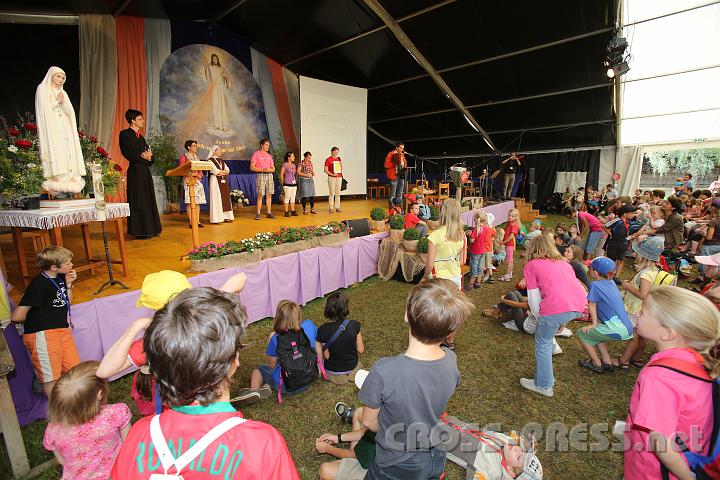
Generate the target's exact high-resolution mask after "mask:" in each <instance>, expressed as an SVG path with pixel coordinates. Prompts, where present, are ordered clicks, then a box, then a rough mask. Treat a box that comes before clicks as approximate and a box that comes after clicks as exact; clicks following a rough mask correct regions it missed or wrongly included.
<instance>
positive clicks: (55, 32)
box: [0, 23, 80, 126]
mask: <svg viewBox="0 0 720 480" xmlns="http://www.w3.org/2000/svg"><path fill="white" fill-rule="evenodd" d="M0 45H3V58H5V61H4V62H3V73H2V75H0V116H2V117H4V118H5V120H6V121H7V123H8V126H13V125H16V124H17V116H18V115H22V114H24V113H25V112H31V113H33V115H34V113H35V89H36V88H37V86H38V84H39V83H40V82H41V81H42V79H43V78H44V77H45V74H46V73H47V71H48V69H49V68H50V67H52V66H57V67H60V68H62V69H63V70H65V73H66V75H67V80H66V82H65V87H64V88H65V91H66V92H67V94H68V96H69V97H70V101H71V102H72V104H73V107H74V108H75V113H76V114H77V113H78V110H79V108H80V57H79V54H78V52H79V45H80V40H79V37H78V27H77V25H20V24H13V23H4V24H3V25H2V28H0Z"/></svg>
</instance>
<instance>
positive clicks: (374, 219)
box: [369, 207, 388, 232]
mask: <svg viewBox="0 0 720 480" xmlns="http://www.w3.org/2000/svg"><path fill="white" fill-rule="evenodd" d="M369 223H370V229H371V230H374V231H376V232H384V231H385V230H387V228H388V227H387V223H385V209H384V208H380V207H375V208H373V209H372V210H370V221H369Z"/></svg>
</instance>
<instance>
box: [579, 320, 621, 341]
mask: <svg viewBox="0 0 720 480" xmlns="http://www.w3.org/2000/svg"><path fill="white" fill-rule="evenodd" d="M575 335H577V337H578V339H580V341H581V342H583V343H585V344H588V345H593V346H595V345H597V344H598V343H606V342H617V341H619V340H630V339H631V338H632V332H630V333H628V332H627V329H626V328H625V325H624V324H623V323H622V322H621V321H620V320H617V319H616V317H613V318H612V319H611V320H609V321H607V322H605V323H601V324H600V325H598V326H597V327H595V328H592V329H590V330H589V331H588V332H587V333H583V332H582V331H581V329H579V328H578V329H577V330H576V331H575ZM611 335H613V336H611ZM617 336H619V337H620V338H617Z"/></svg>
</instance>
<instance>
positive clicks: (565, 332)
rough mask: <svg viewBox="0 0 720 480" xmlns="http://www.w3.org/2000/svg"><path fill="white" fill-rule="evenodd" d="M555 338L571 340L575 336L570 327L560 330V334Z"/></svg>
mask: <svg viewBox="0 0 720 480" xmlns="http://www.w3.org/2000/svg"><path fill="white" fill-rule="evenodd" d="M555 336H556V337H563V338H570V337H572V336H573V332H572V330H570V329H569V328H568V327H563V329H562V330H560V331H559V332H558V333H556V334H555Z"/></svg>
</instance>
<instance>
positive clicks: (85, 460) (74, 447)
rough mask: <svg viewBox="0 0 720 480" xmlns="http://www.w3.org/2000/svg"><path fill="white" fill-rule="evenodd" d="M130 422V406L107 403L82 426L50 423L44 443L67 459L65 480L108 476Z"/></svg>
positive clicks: (90, 479)
mask: <svg viewBox="0 0 720 480" xmlns="http://www.w3.org/2000/svg"><path fill="white" fill-rule="evenodd" d="M129 423H130V409H129V408H128V406H127V405H125V404H124V403H114V404H112V405H104V406H103V407H102V409H101V410H100V413H99V414H98V415H97V416H96V417H95V418H93V419H92V420H90V421H89V422H87V423H83V424H82V425H70V426H67V427H65V426H63V425H60V424H57V423H48V426H47V428H46V429H45V438H44V439H43V446H44V447H45V448H46V449H47V450H50V451H57V453H59V454H60V456H61V457H62V458H63V459H64V460H65V465H63V476H62V478H63V480H65V479H67V480H70V479H72V480H95V479H98V480H99V479H106V478H108V477H109V476H110V469H112V466H113V462H114V461H115V456H116V455H117V453H118V451H120V445H121V444H122V441H123V439H122V436H121V434H120V432H121V430H122V429H123V428H125V427H126V426H127V425H128V424H129Z"/></svg>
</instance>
